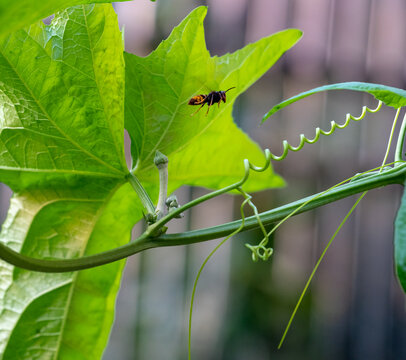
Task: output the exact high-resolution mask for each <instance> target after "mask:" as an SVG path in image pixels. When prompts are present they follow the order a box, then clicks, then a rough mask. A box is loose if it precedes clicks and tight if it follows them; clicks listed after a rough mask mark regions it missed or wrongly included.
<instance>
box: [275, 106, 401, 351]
mask: <svg viewBox="0 0 406 360" xmlns="http://www.w3.org/2000/svg"><path fill="white" fill-rule="evenodd" d="M400 110H401V108H398V109H397V111H396V114H395V118H394V119H393V124H392V129H391V132H390V135H389V139H388V145H387V147H386V153H385V156H384V159H383V162H382V165H381V166H380V169H379V173H381V172H382V171H383V169H384V167H385V163H386V160H387V159H388V155H389V150H390V148H391V145H392V140H393V134H394V132H395V128H396V123H397V120H398V118H399V114H400ZM396 162H397V161H395V162H394V163H395V164H396ZM394 163H391V164H394ZM391 164H388V165H391ZM336 186H337V185H336ZM329 190H330V189H329ZM367 192H368V191H364V192H363V193H362V194H361V196H360V197H359V198H358V199H357V201H356V202H355V204H354V205H353V206H352V208H351V209H350V211H349V212H348V213H347V215H346V216H345V217H344V219H343V220H342V222H341V223H340V225H339V226H338V228H337V230H336V231H335V232H334V234H333V236H332V237H331V238H330V240H329V242H328V243H327V245H326V247H325V248H324V250H323V252H322V253H321V255H320V257H319V259H318V260H317V263H316V265H315V266H314V268H313V271H312V272H311V274H310V276H309V279H308V280H307V282H306V285H305V287H304V289H303V291H302V293H301V294H300V297H299V300H298V301H297V303H296V306H295V308H294V310H293V312H292V315H291V316H290V319H289V321H288V324H287V325H286V327H285V331H284V332H283V335H282V338H281V340H280V342H279V345H278V350H279V349H280V348H281V347H282V345H283V342H284V341H285V338H286V335H287V333H288V331H289V329H290V326H291V325H292V322H293V319H294V318H295V315H296V313H297V310H298V309H299V306H300V304H301V303H302V300H303V297H304V295H305V294H306V292H307V289H308V288H309V285H310V283H311V281H312V280H313V277H314V275H315V274H316V271H317V269H318V267H319V265H320V263H321V262H322V260H323V258H324V256H325V255H326V253H327V250H328V249H329V248H330V246H331V244H332V243H333V240H334V239H335V237H336V236H337V234H338V232H339V231H340V229H341V228H342V226H343V225H344V224H345V222H346V221H347V219H348V218H349V217H350V215H351V214H352V212H353V211H354V210H355V208H356V207H357V205H358V204H359V203H360V201H361V200H362V199H363V198H364V196H365V195H366V194H367ZM291 214H292V213H291ZM291 214H289V216H290V215H291ZM286 219H287V218H285V219H283V220H282V221H281V222H280V223H278V224H277V226H279V225H280V224H281V223H282V222H284V221H285V220H286ZM277 226H275V227H274V228H273V229H272V231H275V229H276V227H277Z"/></svg>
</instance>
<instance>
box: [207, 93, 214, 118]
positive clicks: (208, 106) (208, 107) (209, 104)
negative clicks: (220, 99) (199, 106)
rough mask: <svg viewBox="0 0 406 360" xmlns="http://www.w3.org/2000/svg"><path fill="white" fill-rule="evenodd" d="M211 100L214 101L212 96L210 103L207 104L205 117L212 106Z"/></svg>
mask: <svg viewBox="0 0 406 360" xmlns="http://www.w3.org/2000/svg"><path fill="white" fill-rule="evenodd" d="M213 99H214V97H213V96H212V97H211V98H210V103H208V104H207V111H206V116H207V114H208V113H209V110H210V106H212V105H213Z"/></svg>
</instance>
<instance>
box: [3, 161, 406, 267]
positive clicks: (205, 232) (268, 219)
mask: <svg viewBox="0 0 406 360" xmlns="http://www.w3.org/2000/svg"><path fill="white" fill-rule="evenodd" d="M405 177H406V164H402V165H401V166H397V167H395V168H392V169H390V170H386V171H384V172H382V173H380V174H373V175H371V176H367V177H363V178H361V179H357V180H356V181H352V182H350V183H347V184H345V185H341V186H338V187H336V188H334V189H332V190H330V191H328V192H323V193H321V195H320V194H316V195H312V196H309V197H306V198H304V199H301V200H298V201H295V202H292V203H290V204H287V205H284V206H281V207H278V208H276V209H273V210H270V211H266V212H264V213H262V214H260V219H261V221H262V223H263V224H264V225H269V224H272V223H275V222H278V221H280V220H282V219H284V218H285V217H286V216H287V215H289V214H290V213H291V212H292V211H294V210H295V209H297V208H298V207H299V206H301V205H303V203H306V202H308V203H307V204H306V205H305V206H303V207H302V208H301V209H300V210H299V211H297V212H296V213H295V215H297V214H300V213H303V212H306V211H309V210H312V209H315V208H318V207H320V206H323V205H326V204H329V203H332V202H334V201H337V200H340V199H343V198H346V197H348V196H351V195H354V194H357V193H360V192H363V191H366V190H370V189H374V188H378V187H381V186H386V185H389V184H403V182H404V179H405ZM234 186H235V184H234V185H231V186H230V187H227V188H225V189H222V190H219V191H215V192H213V193H211V194H208V195H206V196H203V197H201V198H199V199H196V200H194V201H192V202H190V203H188V204H186V205H184V206H182V207H180V208H179V209H177V210H175V211H173V212H172V213H170V214H169V215H167V216H166V217H164V218H162V219H161V220H159V221H158V222H157V224H158V223H159V222H161V226H162V225H163V224H164V223H166V222H168V221H169V220H170V218H173V217H174V216H176V214H177V213H178V212H179V213H181V212H183V211H185V210H186V209H188V208H190V207H191V206H193V205H191V204H196V203H200V202H202V198H205V199H206V198H212V197H214V195H213V194H216V195H219V194H221V193H224V192H226V191H229V190H230V189H234V188H235V187H234ZM227 189H228V190H227ZM209 195H210V196H209ZM313 198H316V199H315V200H313V201H310V202H309V199H313ZM154 225H156V224H153V225H152V226H151V227H153V226H154ZM241 225H242V221H241V220H238V221H233V222H230V223H227V224H223V225H219V226H214V227H211V228H207V229H201V230H194V231H188V232H184V233H180V234H168V235H161V236H159V237H155V238H154V237H152V236H150V234H151V233H150V232H149V229H148V230H147V231H146V232H145V233H144V234H143V235H141V236H140V237H139V238H137V239H135V240H134V241H132V242H131V243H129V244H126V245H123V246H121V247H118V248H115V249H113V250H110V251H105V252H102V253H100V254H97V255H89V256H85V257H82V258H78V259H60V260H42V259H35V258H31V257H28V256H25V255H22V254H19V253H17V252H15V251H14V250H12V249H10V248H9V247H8V246H6V245H4V244H1V243H0V258H1V259H3V260H5V261H7V262H9V263H11V264H12V265H15V266H18V267H22V268H25V269H28V270H33V271H41V272H69V271H76V270H82V269H88V268H92V267H96V266H100V265H104V264H108V263H110V262H113V261H117V260H121V259H123V258H126V257H128V256H131V255H134V254H136V253H138V252H141V251H143V250H146V249H151V248H156V247H162V246H176V245H186V244H193V243H198V242H202V241H206V240H212V239H217V238H220V237H223V236H227V235H229V234H231V233H232V232H234V231H235V230H237V229H238V228H239V227H241ZM258 226H259V225H258V219H257V218H256V217H255V216H252V217H249V218H246V219H245V223H244V226H243V227H242V231H246V230H250V229H254V228H257V227H258Z"/></svg>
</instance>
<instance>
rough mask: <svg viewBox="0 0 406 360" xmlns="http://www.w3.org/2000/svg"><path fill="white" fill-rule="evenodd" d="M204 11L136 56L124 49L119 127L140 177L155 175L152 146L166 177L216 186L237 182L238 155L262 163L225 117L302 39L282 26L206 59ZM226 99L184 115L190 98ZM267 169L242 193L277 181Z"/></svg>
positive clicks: (259, 154) (240, 162)
mask: <svg viewBox="0 0 406 360" xmlns="http://www.w3.org/2000/svg"><path fill="white" fill-rule="evenodd" d="M206 12H207V9H206V8H205V7H199V8H197V9H195V10H194V11H192V12H191V13H190V14H189V15H188V16H187V17H186V19H185V20H183V21H182V23H181V24H180V25H179V26H177V27H176V28H175V29H174V30H173V31H172V33H171V35H170V36H169V37H168V39H166V40H164V41H163V42H162V43H161V44H160V45H159V46H158V48H157V49H156V50H155V51H154V52H152V53H151V54H150V55H149V56H147V57H145V58H142V57H138V56H135V55H132V54H128V53H126V54H125V63H126V102H125V127H126V129H127V130H128V133H129V135H130V137H131V140H132V146H131V153H132V157H133V164H134V167H135V169H136V172H137V176H139V177H140V178H141V179H142V180H144V181H152V179H155V178H156V174H154V172H155V170H154V168H153V165H152V159H153V156H154V154H155V151H156V150H159V151H161V152H162V153H164V154H165V155H166V156H168V158H169V172H170V175H169V176H170V182H176V183H179V184H180V183H182V184H189V185H198V186H207V187H211V188H218V187H221V186H224V185H225V184H227V185H229V184H230V183H232V182H234V181H235V180H239V179H241V177H242V176H243V174H244V168H243V159H245V158H248V159H250V160H251V161H253V162H254V163H255V164H258V165H262V164H263V162H264V155H263V153H262V151H261V149H260V148H259V146H258V145H257V144H255V143H254V142H253V141H252V140H250V139H249V137H248V136H246V135H245V134H244V133H243V132H242V131H241V130H240V129H238V128H237V126H236V125H235V123H234V122H233V120H232V115H231V113H232V107H233V104H234V102H235V100H236V98H237V97H238V96H239V95H240V94H241V93H243V92H244V91H245V90H246V89H247V88H248V87H249V86H250V85H252V84H253V83H254V82H255V81H256V80H257V79H258V78H259V77H261V76H262V75H263V74H264V73H265V72H266V71H267V70H268V69H269V68H270V67H271V66H272V65H273V64H274V63H275V62H276V61H277V60H278V59H279V58H280V56H282V54H283V53H284V52H285V51H287V50H288V49H290V48H291V47H292V46H293V45H294V44H295V43H296V42H297V41H298V40H299V38H300V37H301V34H302V33H301V32H300V31H299V30H295V29H291V30H285V31H281V32H279V33H276V34H274V35H271V36H268V37H266V38H264V39H261V40H259V41H257V42H255V43H253V44H249V45H247V46H245V47H244V48H243V49H241V50H238V51H236V52H235V53H233V54H226V55H224V56H220V57H217V56H214V57H211V56H210V54H209V52H208V50H207V48H206V44H205V40H204V28H203V20H204V17H205V15H206ZM231 87H235V89H232V90H230V91H229V92H228V93H227V103H225V104H224V103H221V104H219V105H217V104H214V105H213V106H212V107H211V108H210V111H209V113H208V115H207V116H206V111H207V107H206V106H207V105H206V106H205V108H204V109H202V110H201V111H200V112H198V113H197V114H195V115H194V116H191V115H192V114H193V113H194V112H195V111H196V110H197V107H196V106H190V105H188V101H189V99H190V98H191V97H193V96H194V95H198V94H208V93H209V92H211V91H220V90H227V89H228V88H231ZM281 184H282V181H281V179H280V178H279V177H277V176H276V175H274V174H273V173H272V170H270V171H269V172H268V173H267V174H266V175H264V174H253V175H252V177H250V182H249V183H248V188H247V190H251V191H252V190H260V189H263V188H265V187H270V186H280V185H281Z"/></svg>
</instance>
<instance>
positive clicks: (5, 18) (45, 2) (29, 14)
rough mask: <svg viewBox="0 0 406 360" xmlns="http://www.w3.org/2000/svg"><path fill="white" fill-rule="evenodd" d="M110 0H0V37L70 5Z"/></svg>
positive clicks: (107, 1)
mask: <svg viewBox="0 0 406 360" xmlns="http://www.w3.org/2000/svg"><path fill="white" fill-rule="evenodd" d="M122 1H128V0H122ZM110 2H113V1H112V0H41V1H38V0H15V1H10V0H0V39H1V38H2V37H3V36H4V35H6V34H9V33H11V32H13V31H16V30H18V29H21V28H22V27H24V26H28V25H31V24H32V23H34V22H36V21H38V20H41V19H43V18H45V17H47V16H49V15H52V14H55V13H56V12H58V11H60V10H62V9H65V8H67V7H70V6H74V5H80V4H91V3H110Z"/></svg>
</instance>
